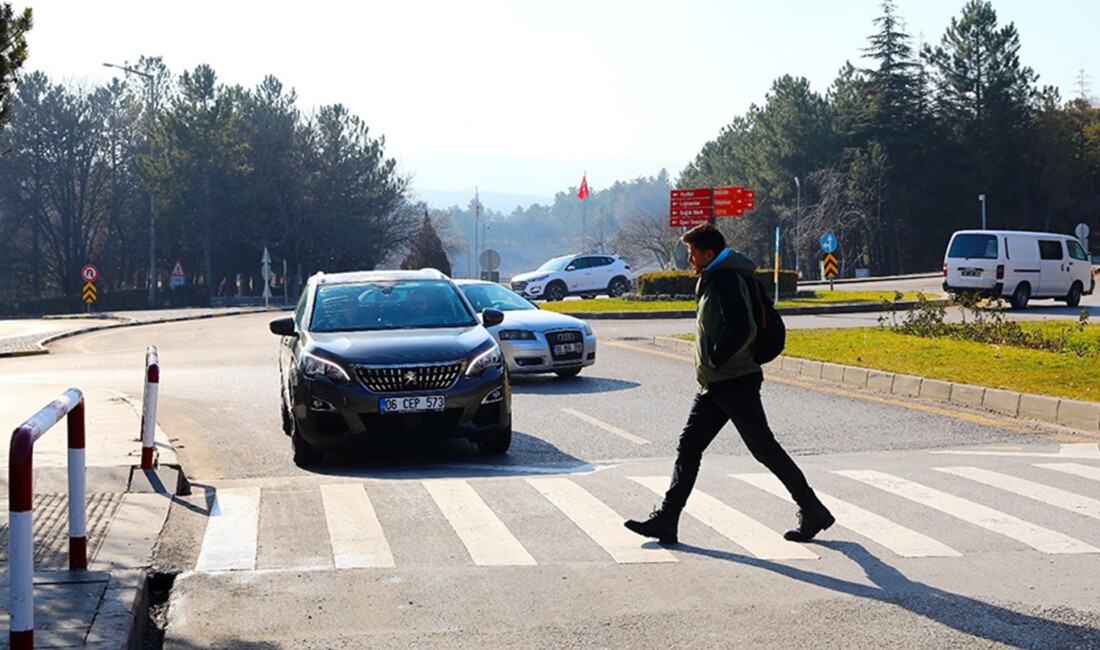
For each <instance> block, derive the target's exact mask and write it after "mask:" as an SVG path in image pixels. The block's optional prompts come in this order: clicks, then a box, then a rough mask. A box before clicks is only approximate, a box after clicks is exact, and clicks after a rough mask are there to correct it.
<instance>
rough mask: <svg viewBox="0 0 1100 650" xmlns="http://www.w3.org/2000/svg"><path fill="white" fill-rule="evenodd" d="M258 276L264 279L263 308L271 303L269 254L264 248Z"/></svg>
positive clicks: (265, 247)
mask: <svg viewBox="0 0 1100 650" xmlns="http://www.w3.org/2000/svg"><path fill="white" fill-rule="evenodd" d="M260 276H261V277H263V279H264V308H265V309H266V308H267V307H268V303H269V302H270V301H271V253H269V252H267V246H264V256H263V257H262V258H260Z"/></svg>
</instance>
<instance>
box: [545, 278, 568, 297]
mask: <svg viewBox="0 0 1100 650" xmlns="http://www.w3.org/2000/svg"><path fill="white" fill-rule="evenodd" d="M543 296H545V297H546V299H547V300H549V301H550V302H558V301H559V300H564V299H565V285H564V284H562V283H561V282H551V283H550V286H548V287H546V291H545V292H544V293H543Z"/></svg>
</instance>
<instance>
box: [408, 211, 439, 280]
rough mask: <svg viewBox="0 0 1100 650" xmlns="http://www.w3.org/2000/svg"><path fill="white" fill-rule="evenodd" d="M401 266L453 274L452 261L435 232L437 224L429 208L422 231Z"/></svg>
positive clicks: (414, 240) (417, 235)
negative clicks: (430, 215)
mask: <svg viewBox="0 0 1100 650" xmlns="http://www.w3.org/2000/svg"><path fill="white" fill-rule="evenodd" d="M401 268H403V269H425V268H431V269H436V270H437V271H441V272H442V273H444V274H445V275H448V276H450V275H451V262H450V261H449V260H448V259H447V252H446V251H444V250H443V242H442V241H440V239H439V235H438V234H437V233H436V232H435V226H433V225H432V219H431V217H429V216H428V212H427V210H425V211H424V222H423V223H422V224H421V226H420V232H418V233H416V237H415V238H414V239H413V243H412V248H411V249H410V250H409V254H408V256H406V257H405V259H404V261H402V262H401Z"/></svg>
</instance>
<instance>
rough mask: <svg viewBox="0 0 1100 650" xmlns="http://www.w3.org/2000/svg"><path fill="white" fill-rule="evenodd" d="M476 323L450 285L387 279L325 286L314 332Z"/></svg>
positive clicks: (319, 294)
mask: <svg viewBox="0 0 1100 650" xmlns="http://www.w3.org/2000/svg"><path fill="white" fill-rule="evenodd" d="M476 323H477V320H476V319H474V317H473V315H472V314H470V312H469V310H468V309H467V308H466V305H465V304H464V303H463V302H462V299H461V298H459V296H458V293H457V292H456V291H455V290H454V287H453V285H452V284H451V283H449V282H446V281H441V280H387V281H377V282H371V281H366V282H355V283H342V284H332V285H321V286H319V287H318V288H317V299H316V300H315V301H314V304H313V317H312V319H311V320H310V330H311V331H313V332H345V331H369V330H393V329H420V328H425V327H469V326H471V325H474V324H476Z"/></svg>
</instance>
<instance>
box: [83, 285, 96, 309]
mask: <svg viewBox="0 0 1100 650" xmlns="http://www.w3.org/2000/svg"><path fill="white" fill-rule="evenodd" d="M83 295H84V302H86V303H88V304H89V305H90V304H92V303H93V302H95V285H94V284H92V283H91V282H86V283H85V284H84V293H83Z"/></svg>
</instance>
